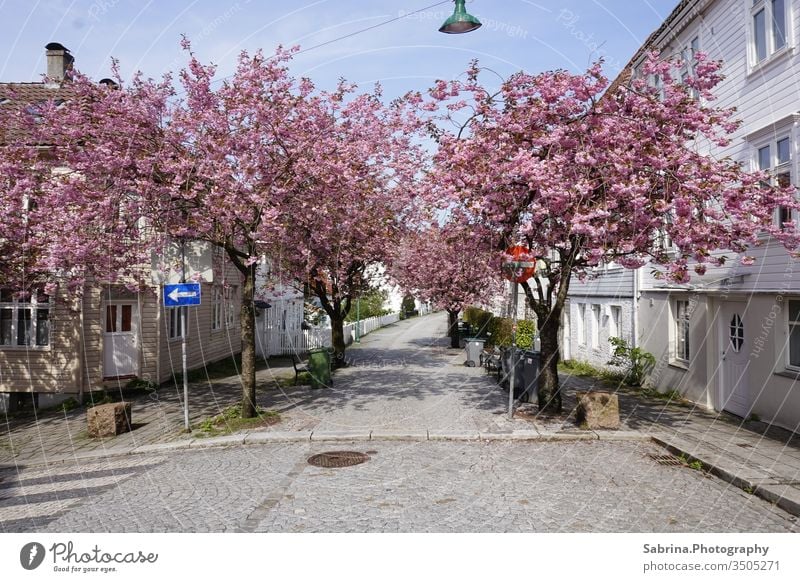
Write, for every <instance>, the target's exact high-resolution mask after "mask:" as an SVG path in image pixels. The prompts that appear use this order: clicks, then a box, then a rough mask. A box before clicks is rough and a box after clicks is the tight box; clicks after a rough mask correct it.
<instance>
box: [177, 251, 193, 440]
mask: <svg viewBox="0 0 800 582" xmlns="http://www.w3.org/2000/svg"><path fill="white" fill-rule="evenodd" d="M181 283H186V241H184V240H183V239H181ZM173 309H178V317H180V320H181V361H182V363H183V426H184V428H185V429H186V431H187V432H188V431H191V429H190V428H189V377H188V376H189V375H188V374H187V373H186V367H187V366H186V318H187V316H188V314H189V313H188V312H189V308H188V307H177V308H175V307H173Z"/></svg>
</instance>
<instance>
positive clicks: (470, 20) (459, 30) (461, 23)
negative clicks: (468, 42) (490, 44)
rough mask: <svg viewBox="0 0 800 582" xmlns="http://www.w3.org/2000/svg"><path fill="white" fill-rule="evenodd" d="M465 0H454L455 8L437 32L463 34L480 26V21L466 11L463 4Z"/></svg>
mask: <svg viewBox="0 0 800 582" xmlns="http://www.w3.org/2000/svg"><path fill="white" fill-rule="evenodd" d="M466 1H467V0H455V3H456V9H455V10H454V11H453V15H452V16H451V17H450V18H448V19H447V20H445V21H444V24H442V26H441V28H440V29H439V32H443V33H445V34H464V33H465V32H472V31H473V30H477V29H479V28H480V27H481V21H480V20H478V19H477V18H475V17H474V16H472V15H471V14H469V13H468V12H467V8H466V6H465V4H466Z"/></svg>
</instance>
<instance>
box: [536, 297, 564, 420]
mask: <svg viewBox="0 0 800 582" xmlns="http://www.w3.org/2000/svg"><path fill="white" fill-rule="evenodd" d="M559 315H560V312H559V311H558V310H553V311H551V312H550V313H549V314H548V316H547V317H545V318H539V317H538V316H537V319H539V321H542V320H543V321H544V323H543V324H542V325H541V328H540V329H539V340H540V341H541V348H542V351H541V362H540V364H539V366H540V370H539V382H538V401H539V412H561V405H562V402H561V385H560V383H559V380H558V362H559V360H560V359H561V353H560V350H559V347H558V331H559V328H560V326H561V318H560V317H559Z"/></svg>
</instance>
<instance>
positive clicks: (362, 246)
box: [272, 83, 424, 367]
mask: <svg viewBox="0 0 800 582" xmlns="http://www.w3.org/2000/svg"><path fill="white" fill-rule="evenodd" d="M354 92H355V87H354V86H352V85H348V84H345V83H341V84H340V85H339V87H338V88H337V90H336V91H334V92H330V93H328V92H323V93H321V94H320V95H319V97H318V98H316V99H315V100H314V105H315V111H314V114H313V115H312V116H310V117H309V120H308V123H309V125H310V127H309V128H308V132H309V135H313V136H314V139H313V141H311V142H310V143H307V144H306V146H305V152H304V156H303V157H302V158H301V159H298V161H297V167H296V169H295V171H296V172H297V173H298V175H300V176H302V183H300V184H299V185H298V187H296V188H295V189H293V191H292V192H290V193H289V194H288V195H287V196H286V197H285V198H284V199H283V200H282V202H281V204H280V205H279V206H278V207H277V212H278V214H277V217H276V221H277V222H278V223H279V225H280V228H279V229H278V231H277V232H276V237H275V243H276V244H273V245H272V255H273V256H275V257H277V258H278V263H277V264H278V267H279V269H278V272H277V274H278V275H279V276H280V277H283V278H288V279H291V280H295V281H297V282H300V283H304V284H305V285H307V288H308V290H310V292H311V293H313V294H314V295H315V296H316V297H317V298H319V300H320V303H321V305H322V307H323V309H324V310H325V312H326V313H327V314H328V316H329V317H330V321H331V335H332V344H333V351H334V365H335V366H336V367H340V366H343V365H345V363H346V361H345V337H344V320H345V318H346V317H347V315H348V314H349V312H350V309H351V307H352V305H353V301H354V300H355V299H356V298H357V297H358V295H360V294H361V293H363V292H367V291H369V289H370V288H371V286H372V285H373V284H374V283H375V277H376V276H377V273H378V272H379V271H380V269H379V268H378V267H379V265H381V264H383V263H385V262H386V260H387V259H388V257H389V256H390V253H391V252H392V251H393V249H394V248H395V246H396V245H397V244H398V243H399V240H400V236H401V234H402V232H403V230H404V228H405V226H404V225H405V221H406V217H407V214H408V209H409V208H411V201H412V199H413V197H414V193H415V184H416V181H417V180H416V178H415V174H416V172H417V170H418V168H419V167H420V164H421V163H422V160H423V159H424V153H423V151H422V150H421V148H420V147H419V145H417V144H415V143H414V139H415V135H416V132H417V130H418V129H419V122H418V119H417V118H416V117H415V116H414V115H409V110H408V108H407V107H406V104H405V103H404V102H403V101H402V100H400V101H397V102H395V103H393V104H392V105H390V106H386V105H384V104H383V103H382V101H381V94H380V88H379V87H378V88H376V89H375V91H374V92H372V93H362V94H355V93H354Z"/></svg>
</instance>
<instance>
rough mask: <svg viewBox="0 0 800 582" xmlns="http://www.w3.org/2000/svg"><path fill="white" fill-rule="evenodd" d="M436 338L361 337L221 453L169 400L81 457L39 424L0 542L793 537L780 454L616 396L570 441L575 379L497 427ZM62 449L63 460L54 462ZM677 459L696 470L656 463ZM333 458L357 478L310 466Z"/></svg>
mask: <svg viewBox="0 0 800 582" xmlns="http://www.w3.org/2000/svg"><path fill="white" fill-rule="evenodd" d="M443 332H444V319H443V318H442V317H441V315H438V316H437V315H435V316H431V317H425V318H420V319H417V320H411V321H406V322H401V323H400V324H397V325H395V326H391V327H389V328H387V329H384V330H381V331H379V332H376V333H374V334H370V335H369V336H367V337H366V338H365V339H364V341H363V343H362V344H361V346H360V347H358V348H354V349H351V350H350V352H349V356H348V357H349V360H350V362H351V366H350V367H348V368H347V369H344V370H339V371H337V372H336V374H335V375H334V378H335V381H334V388H332V389H324V390H310V389H309V388H308V387H306V386H291V387H287V388H274V389H271V390H262V391H261V392H260V403H261V404H262V405H264V406H266V407H269V408H273V409H277V410H280V412H281V416H282V421H281V422H280V423H278V424H277V425H274V426H270V427H265V428H262V429H258V430H254V431H251V432H245V433H240V434H237V435H231V436H229V437H221V439H216V440H215V439H204V438H198V437H197V436H195V435H183V434H180V432H179V428H180V421H179V420H178V421H175V422H173V421H170V422H164V421H163V419H165V418H168V417H169V418H177V419H179V418H180V408H179V407H177V408H176V407H175V406H174V404H166V403H165V401H164V400H161V401H160V402H150V403H147V402H139V403H138V407H139V408H138V410H139V413H140V414H139V416H137V412H136V410H137V408H135V409H134V422H136V421H137V419H139V421H140V423H141V424H139V425H138V426H137V427H136V429H135V430H134V431H133V432H132V433H128V434H126V435H121V436H120V437H119V438H118V439H104V440H103V441H102V442H101V441H91V440H87V439H84V441H83V442H86V443H87V444H88V445H90V446H89V447H88V448H86V447H82V446H81V444H80V442H76V441H71V440H70V438H69V437H70V433H69V428H68V426H66V423H63V425H61V424H59V423H58V422H56V421H55V420H52V419H51V421H50V422H48V423H43V424H42V425H38V426H33V428H35V429H36V431H33V430H31V431H30V432H27V433H26V432H23V431H22V430H17V431H12V432H10V433H9V434H8V436H9V441H10V442H19V440H20V438H21V436H25V435H27V437H28V438H30V439H31V442H38V443H39V444H38V448H39V449H40V452H38V453H37V451H36V449H35V448H34V447H32V446H29V447H28V448H27V449H24V451H27V452H26V453H25V454H22V455H19V456H18V457H16V458H15V457H9V458H8V461H11V462H6V463H5V464H4V465H3V466H0V532H34V531H46V532H64V531H75V532H228V531H230V532H791V531H800V524H798V518H797V517H795V516H796V515H797V512H796V511H794V510H793V508H794V507H795V506H796V503H795V501H794V497H793V496H794V488H793V487H792V486H791V479H792V476H793V475H796V474H797V468H796V464H797V463H798V461H797V459H796V456H795V455H796V451H797V447H796V443H795V441H794V440H792V439H791V438H790V439H789V440H785V437H784V436H782V435H779V434H774V435H771V436H769V437H768V436H767V435H766V434H765V435H762V434H759V433H758V432H757V431H755V430H754V429H747V430H745V429H744V428H743V427H742V426H741V425H736V424H733V423H730V422H728V421H726V420H725V419H724V418H723V417H719V416H717V415H713V414H710V413H707V412H702V411H697V410H692V409H686V408H681V407H680V406H675V405H670V406H667V405H665V404H663V403H659V402H658V401H655V402H652V401H646V400H641V399H639V398H638V397H636V396H635V395H634V394H631V393H628V392H625V393H623V392H621V393H620V394H621V395H620V399H621V411H622V414H621V416H622V417H623V418H622V430H620V431H601V432H600V433H598V432H594V431H582V430H579V429H578V428H577V427H576V426H575V422H574V418H573V416H572V414H573V413H572V408H573V407H574V390H575V389H576V388H582V387H586V386H587V380H585V379H581V378H575V377H571V378H565V379H564V380H565V385H566V387H567V388H566V394H565V413H564V414H563V415H562V416H561V417H546V418H537V417H535V416H526V415H519V416H517V417H515V418H514V419H513V420H508V418H507V411H506V405H507V393H505V392H503V390H502V389H500V388H499V387H498V386H497V384H496V383H495V381H494V379H493V378H491V377H489V376H487V375H486V374H485V373H484V372H483V370H481V369H480V368H467V367H465V366H463V359H464V352H463V351H456V350H448V349H447V348H446V347H445V346H446V341H447V340H446V338H444V337H443ZM228 385H230V386H233V385H234V382H232V381H227V382H225V383H223V384H218V385H214V386H228ZM589 386H591V385H590V384H589ZM212 388H213V387H212ZM225 394H227V393H226V392H224V391H213V390H212V391H211V392H210V393H209V394H208V395H205V396H203V395H202V394H198V395H196V396H193V398H195V399H197V398H198V397H201V396H202V397H204V398H205V400H207V401H209V402H211V401H216V400H217V399H218V398H219V397H221V396H223V395H225ZM234 397H235V396H234ZM220 402H221V404H220V405H224V401H223V400H221V399H220ZM148 415H149V416H148ZM149 418H152V419H153V420H151V421H150V422H148V421H147V419H149ZM160 419H162V420H160ZM143 420H144V422H142V421H143ZM72 422H73V424H74V423H80V422H82V420H81V418H80V417H78V416H74V419H73V421H72ZM84 422H85V421H84ZM59 431H60V432H59ZM36 439H39V440H38V441H37V440H36ZM687 439H688V440H687ZM59 442H60V443H61V448H62V449H63V448H64V447H67V448H68V449H69V447H70V446H72V448H71V449H70V450H71V457H70V455H69V454H68V455H66V456H64V455H62V456H61V458H60V459H58V458H54V457H53V455H52V453H51V452H50V451H49V450H48V446H49V443H59ZM657 442H660V443H661V444H662V445H663V446H659V445H658V444H656V443H657ZM70 443H72V445H70ZM150 443H155V444H150ZM743 444H744V445H746V447H743V446H742V445H743ZM676 447H677V448H679V450H681V451H686V453H687V454H688V455H689V456H690V457H694V456H698V457H700V458H701V459H703V462H702V463H695V466H697V467H698V468H697V469H693V468H691V467H690V466H689V463H688V461H687V460H686V459H684V460H683V461H679V460H678V458H677V457H674V456H672V457H668V458H667V459H666V461H667V462H668V463H669V461H670V460H671V461H672V462H673V463H674V464H673V465H669V464H660V463H659V462H657V459H654V458H653V457H654V456H655V457H658V456H665V455H668V449H675V448H676ZM59 450H60V449H59ZM70 450H68V451H67V452H68V453H69V452H70ZM338 450H351V451H360V452H362V453H366V454H367V455H368V456H369V460H368V461H366V462H365V463H363V464H360V465H357V466H352V467H345V468H318V467H314V466H311V465H309V464H308V463H307V459H308V458H309V457H310V456H311V455H313V454H316V453H320V452H324V451H338ZM739 451H744V452H745V454H746V455H747V456H746V458H745V457H743V456H741V455H742V453H739ZM676 454H677V453H676ZM737 454H738V455H739V456H737ZM663 460H664V459H662V461H663ZM700 467H704V468H705V469H708V470H699V468H700ZM717 469H718V470H717ZM742 475H744V477H742ZM730 476H732V477H730ZM721 477H722V478H721ZM787 477H788V480H787ZM744 479H751V481H746V480H744ZM731 483H735V484H731ZM748 483H752V485H748ZM761 489H763V491H761ZM746 491H749V492H755V493H758V495H752V494H749V493H748V492H746ZM765 499H766V500H765ZM776 500H777V501H776ZM769 501H776V502H778V503H781V504H782V505H781V507H784V508H785V509H787V511H784V509H780V508H779V507H776V506H775V505H773V504H772V503H770V502H769Z"/></svg>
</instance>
